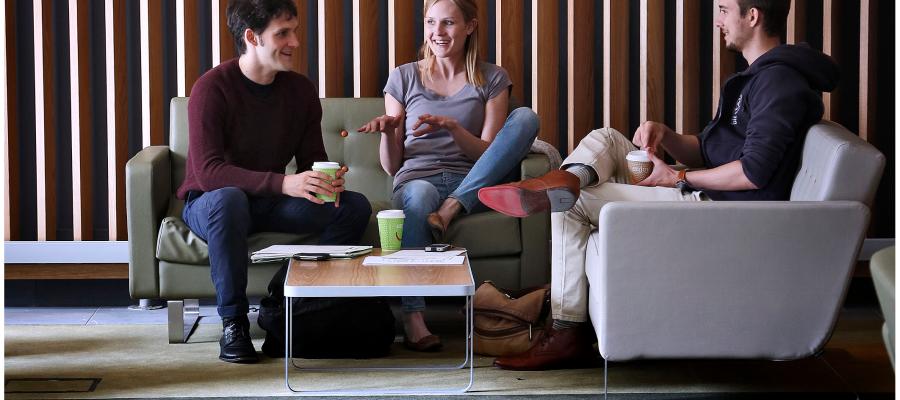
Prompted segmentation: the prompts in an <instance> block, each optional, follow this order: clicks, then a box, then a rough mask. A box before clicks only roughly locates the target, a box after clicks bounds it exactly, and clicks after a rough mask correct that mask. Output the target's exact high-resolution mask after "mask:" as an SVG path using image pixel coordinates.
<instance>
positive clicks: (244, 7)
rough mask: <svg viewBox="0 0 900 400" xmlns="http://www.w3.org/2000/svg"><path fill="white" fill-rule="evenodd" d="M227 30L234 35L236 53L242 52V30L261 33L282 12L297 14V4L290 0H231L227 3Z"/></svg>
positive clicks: (245, 49) (243, 49) (244, 46)
mask: <svg viewBox="0 0 900 400" xmlns="http://www.w3.org/2000/svg"><path fill="white" fill-rule="evenodd" d="M226 14H227V15H228V30H229V31H231V35H232V36H234V45H235V46H237V50H238V54H244V52H245V51H247V46H246V44H244V32H245V31H246V30H247V29H250V30H252V31H253V32H254V33H256V34H261V33H262V31H264V30H266V27H267V26H269V22H272V20H273V19H275V18H278V17H280V16H282V15H284V14H287V15H290V16H291V17H296V16H297V6H296V5H295V4H294V2H293V1H292V0H233V1H230V2H229V3H228V10H227V11H226Z"/></svg>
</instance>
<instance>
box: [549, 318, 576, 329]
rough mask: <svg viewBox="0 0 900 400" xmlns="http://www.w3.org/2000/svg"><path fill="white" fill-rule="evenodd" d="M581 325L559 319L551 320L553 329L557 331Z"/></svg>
mask: <svg viewBox="0 0 900 400" xmlns="http://www.w3.org/2000/svg"><path fill="white" fill-rule="evenodd" d="M581 324H583V322H573V321H563V320H561V319H554V320H553V329H555V330H557V331H559V330H563V329H569V328H577V327H578V325H581Z"/></svg>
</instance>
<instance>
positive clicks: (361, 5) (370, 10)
mask: <svg viewBox="0 0 900 400" xmlns="http://www.w3.org/2000/svg"><path fill="white" fill-rule="evenodd" d="M353 58H354V60H353V96H354V97H375V96H378V95H379V90H378V3H377V2H376V0H353Z"/></svg>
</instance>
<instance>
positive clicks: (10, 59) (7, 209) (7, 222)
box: [0, 0, 21, 240]
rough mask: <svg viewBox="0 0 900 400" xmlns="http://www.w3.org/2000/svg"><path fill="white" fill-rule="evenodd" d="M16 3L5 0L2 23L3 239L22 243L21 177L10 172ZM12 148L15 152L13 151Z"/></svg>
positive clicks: (15, 144)
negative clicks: (3, 80)
mask: <svg viewBox="0 0 900 400" xmlns="http://www.w3.org/2000/svg"><path fill="white" fill-rule="evenodd" d="M16 3H17V2H16V1H15V0H6V2H5V4H4V6H3V11H2V12H3V18H2V20H3V24H4V27H3V29H4V32H5V34H6V42H5V43H4V44H3V50H2V54H3V59H2V60H0V62H2V65H0V68H2V69H3V76H4V77H5V83H6V84H5V85H3V86H4V88H3V89H2V90H3V94H4V97H3V101H4V102H6V112H5V113H4V114H3V117H4V120H3V124H4V132H6V137H5V138H4V141H3V159H4V160H6V161H5V162H6V165H5V167H6V168H5V169H4V170H3V172H4V177H3V183H4V189H5V190H4V191H3V198H4V200H5V203H4V205H5V206H4V212H3V214H4V217H5V218H4V220H3V221H4V234H3V237H4V240H19V238H20V235H19V206H20V204H19V203H20V202H19V193H20V187H21V186H20V185H19V174H18V173H15V172H11V170H12V169H15V170H17V171H18V170H19V169H20V168H19V152H18V148H19V122H18V121H19V103H18V101H16V99H17V98H18V95H19V87H18V80H17V79H16V76H17V74H18V67H17V61H18V55H17V54H16V50H15V49H16V37H17V35H16V19H15V18H14V16H15V14H16ZM10 149H12V150H10Z"/></svg>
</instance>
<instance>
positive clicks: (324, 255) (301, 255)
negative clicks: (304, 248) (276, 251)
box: [291, 253, 331, 261]
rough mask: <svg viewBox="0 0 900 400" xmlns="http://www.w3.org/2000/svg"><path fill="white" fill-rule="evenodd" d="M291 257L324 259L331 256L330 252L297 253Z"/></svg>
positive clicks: (303, 259)
mask: <svg viewBox="0 0 900 400" xmlns="http://www.w3.org/2000/svg"><path fill="white" fill-rule="evenodd" d="M291 258H293V259H295V260H298V261H322V260H327V259H329V258H331V256H330V255H329V254H328V253H297V254H294V255H293V256H291Z"/></svg>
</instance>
